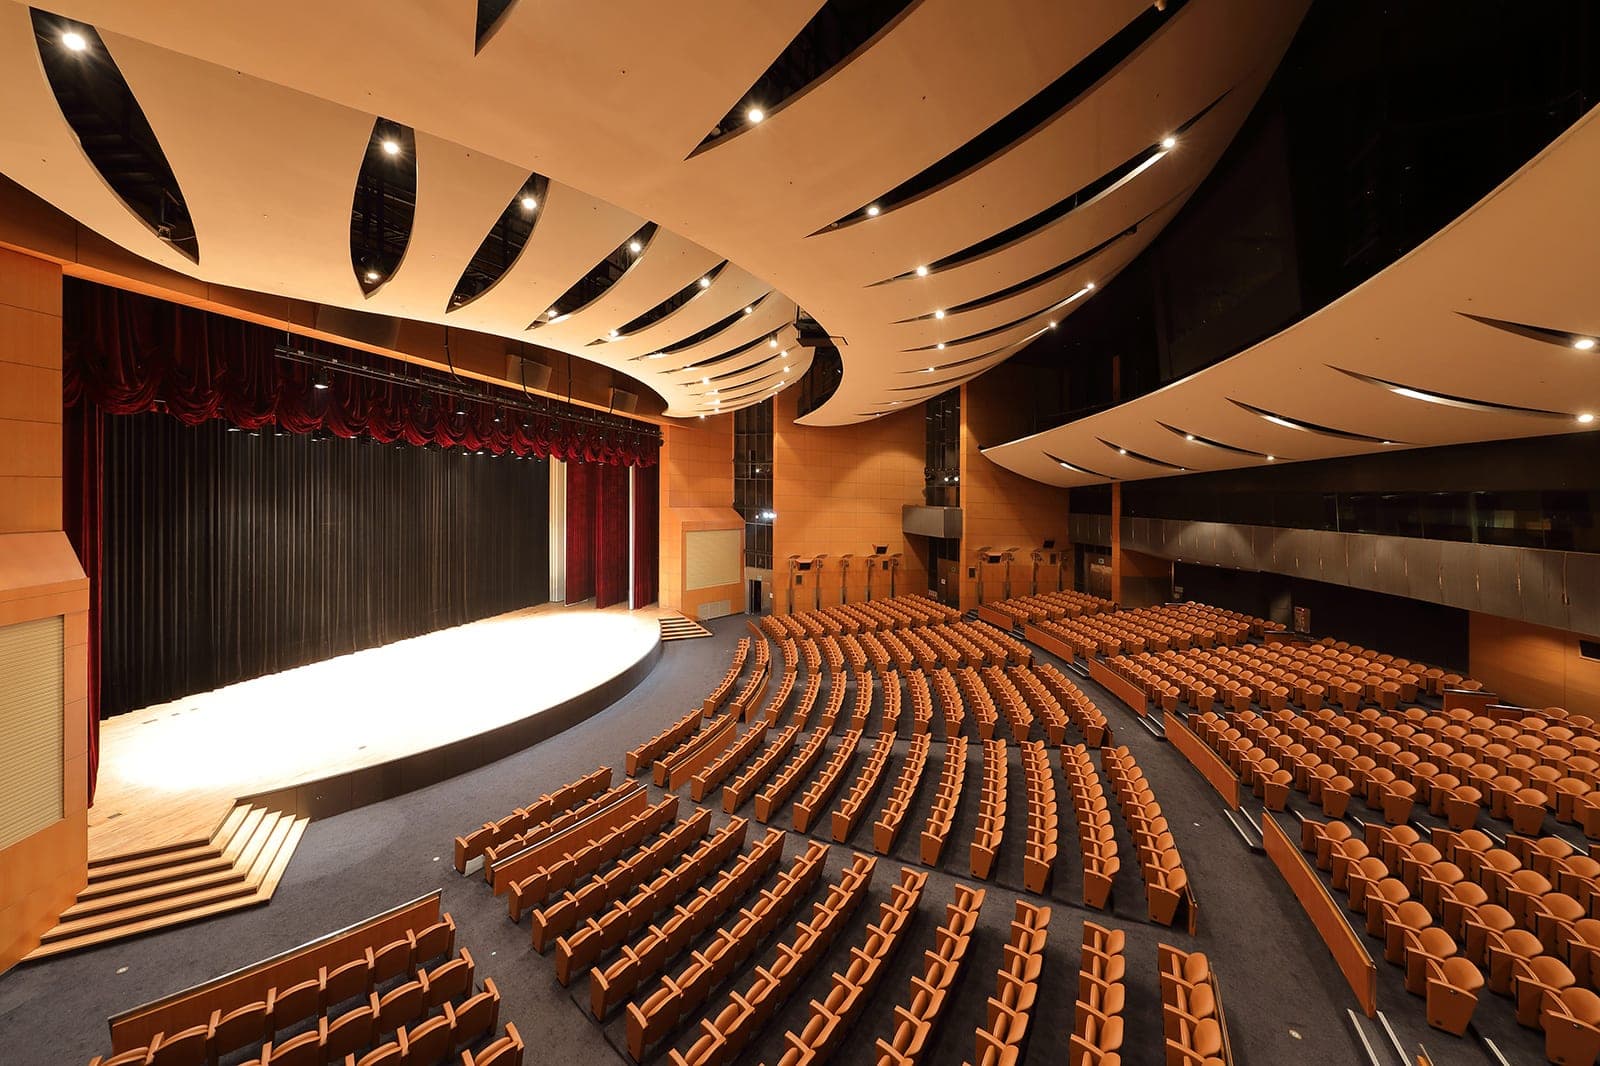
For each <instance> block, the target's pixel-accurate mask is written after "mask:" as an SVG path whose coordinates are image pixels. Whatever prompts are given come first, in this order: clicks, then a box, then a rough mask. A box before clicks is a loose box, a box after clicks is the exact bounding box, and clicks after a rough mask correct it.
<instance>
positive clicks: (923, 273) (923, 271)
mask: <svg viewBox="0 0 1600 1066" xmlns="http://www.w3.org/2000/svg"><path fill="white" fill-rule="evenodd" d="M927 276H928V268H927V267H925V266H919V267H917V277H919V278H925V277H927Z"/></svg>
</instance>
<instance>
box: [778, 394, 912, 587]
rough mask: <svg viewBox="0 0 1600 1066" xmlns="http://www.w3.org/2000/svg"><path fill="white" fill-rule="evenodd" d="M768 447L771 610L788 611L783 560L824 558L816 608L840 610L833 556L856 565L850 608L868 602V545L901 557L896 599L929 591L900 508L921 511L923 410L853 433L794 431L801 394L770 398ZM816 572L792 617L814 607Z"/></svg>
mask: <svg viewBox="0 0 1600 1066" xmlns="http://www.w3.org/2000/svg"><path fill="white" fill-rule="evenodd" d="M774 404H775V406H774V410H773V441H772V448H773V452H772V456H773V462H772V507H773V510H775V511H776V512H777V513H778V518H777V521H776V522H774V523H773V528H772V566H773V575H774V578H775V585H776V586H777V590H776V595H775V596H774V597H773V610H775V611H779V612H782V611H786V610H787V609H788V602H787V594H786V592H785V591H784V590H785V588H786V586H787V582H788V581H789V580H790V576H789V556H791V555H802V556H809V555H816V554H818V553H819V552H825V553H827V556H828V558H827V559H826V560H825V561H824V562H823V564H822V573H821V575H820V580H821V582H822V603H823V605H824V606H827V605H828V604H834V603H838V602H839V592H840V570H839V556H841V555H844V554H846V553H848V554H851V555H854V556H856V558H855V559H852V560H851V565H850V570H849V571H848V573H846V574H845V575H844V586H845V594H846V596H847V598H848V599H849V601H850V602H851V603H855V602H857V601H859V600H864V599H866V594H867V568H866V564H867V560H866V558H865V556H868V555H871V554H872V546H873V545H874V544H887V545H888V546H889V551H890V552H901V553H903V558H902V559H901V561H900V570H899V573H898V574H897V575H896V577H895V588H896V591H897V592H900V593H901V594H906V593H914V592H926V591H927V588H928V562H927V558H926V555H925V554H924V549H923V547H922V546H921V545H919V544H916V543H915V542H914V538H910V537H907V536H906V535H905V533H904V531H903V523H902V520H901V509H902V508H903V507H904V506H905V505H906V504H920V503H921V502H922V481H923V478H922V470H923V467H924V466H925V465H926V462H927V459H926V456H927V422H926V420H925V418H926V410H925V408H924V405H922V404H917V405H916V406H915V407H908V408H907V409H906V410H904V411H899V412H896V413H895V414H892V415H884V416H883V417H882V418H873V419H869V420H867V421H865V422H860V423H857V424H855V425H851V426H831V427H814V426H801V425H796V424H795V421H794V418H795V411H796V407H797V404H798V393H797V390H793V389H790V390H787V391H785V392H781V393H779V394H778V395H777V397H776V398H775V399H774ZM815 580H818V575H817V572H816V571H815V570H813V571H812V572H811V573H809V574H806V575H805V581H806V584H805V586H804V587H802V588H797V589H795V590H794V593H795V597H794V603H795V608H796V609H797V610H798V609H804V608H808V607H811V606H812V605H813V603H814V602H815V600H814V590H813V587H812V585H811V582H812V581H815ZM888 585H889V582H888V579H887V576H886V575H880V576H877V577H875V578H874V579H873V588H872V594H873V595H874V596H887V595H888Z"/></svg>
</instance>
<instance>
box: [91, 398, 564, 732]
mask: <svg viewBox="0 0 1600 1066" xmlns="http://www.w3.org/2000/svg"><path fill="white" fill-rule="evenodd" d="M104 432H105V453H104V454H105V467H104V486H105V487H104V503H103V508H104V511H103V514H104V574H105V585H104V592H105V594H104V606H103V618H104V629H103V646H102V666H103V670H102V679H103V681H102V689H101V713H102V714H103V715H111V714H118V713H121V712H123V711H127V710H131V709H134V708H138V707H143V706H145V705H147V704H151V703H158V702H162V701H165V700H170V699H175V698H178V697H181V696H185V695H191V694H193V693H197V692H205V691H209V690H211V689H214V688H217V687H219V686H222V685H227V684H231V683H233V682H236V681H242V680H245V679H247V678H251V677H258V676H261V675H263V674H270V673H274V672H276V671H279V670H286V669H289V668H291V667H295V666H301V665H304V664H306V663H310V662H315V661H318V660H321V659H326V658H329V657H331V656H335V655H342V654H345V653H347V652H352V651H358V650H360V649H363V648H371V647H376V646H378V645H381V644H386V643H389V642H391V641H395V640H401V639H404V638H406V637H413V636H418V635H420V634H423V633H428V632H432V631H434V630H437V629H444V628H446V627H449V626H454V625H460V624H462V623H464V622H469V621H472V620H474V619H477V618H485V617H488V616H490V615H494V614H500V613H503V612H506V611H511V610H515V609H517V608H521V607H528V606H532V605H534V604H539V603H544V602H546V600H547V599H548V598H549V548H548V528H549V506H550V505H549V500H550V496H549V479H550V471H549V464H548V462H547V461H546V460H543V459H531V458H530V459H516V458H514V457H512V456H510V455H506V456H502V457H496V456H492V455H487V454H484V455H472V454H466V453H463V452H461V451H459V450H451V451H440V450H436V449H433V448H418V447H413V446H410V445H383V444H377V443H374V442H372V441H370V440H365V439H354V440H345V439H339V438H333V439H327V438H315V437H311V436H307V435H302V434H284V435H281V436H276V435H274V434H273V433H272V432H271V431H270V430H268V431H264V432H262V433H261V434H260V435H256V434H253V433H249V432H243V431H238V430H230V429H229V428H228V427H227V426H226V425H225V424H224V423H223V422H221V421H215V420H213V421H207V422H204V423H202V424H200V425H196V426H186V425H184V424H183V423H181V422H179V421H177V420H176V419H173V418H171V417H169V416H167V415H162V414H139V415H125V416H119V417H115V418H107V419H105V420H104Z"/></svg>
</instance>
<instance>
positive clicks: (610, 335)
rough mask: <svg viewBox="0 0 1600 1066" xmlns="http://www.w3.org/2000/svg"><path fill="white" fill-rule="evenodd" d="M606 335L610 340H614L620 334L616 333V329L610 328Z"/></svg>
mask: <svg viewBox="0 0 1600 1066" xmlns="http://www.w3.org/2000/svg"><path fill="white" fill-rule="evenodd" d="M606 336H607V337H608V338H609V339H611V340H616V339H618V338H619V337H621V336H622V334H620V333H618V332H617V331H616V330H612V331H611V332H610V333H607V334H606Z"/></svg>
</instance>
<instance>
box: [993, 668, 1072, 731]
mask: <svg viewBox="0 0 1600 1066" xmlns="http://www.w3.org/2000/svg"><path fill="white" fill-rule="evenodd" d="M1016 669H1017V668H1016V667H1012V668H1011V671H1006V670H1002V669H1001V668H1000V667H998V666H986V667H984V668H983V672H982V674H981V677H982V682H983V687H984V688H985V689H986V690H987V691H988V692H989V694H990V697H991V700H992V702H993V704H994V705H995V706H996V707H998V708H999V709H1000V713H1001V714H1003V715H1004V716H1005V719H1006V724H1007V725H1009V726H1010V727H1011V738H1012V739H1013V740H1015V741H1016V742H1017V743H1018V744H1021V743H1022V742H1023V741H1025V740H1027V739H1028V735H1029V734H1030V733H1032V732H1033V723H1034V714H1033V706H1032V704H1030V703H1029V701H1028V700H1027V699H1025V698H1024V697H1023V695H1022V690H1021V689H1019V688H1018V687H1017V683H1016V681H1015V680H1014V677H1015V676H1016V675H1015V673H1013V672H1012V671H1015V670H1016ZM1063 721H1065V719H1064V718H1063ZM980 735H981V734H980ZM983 739H985V740H987V739H988V738H987V737H984V738H983ZM1056 743H1058V744H1059V743H1060V741H1057V742H1056Z"/></svg>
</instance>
